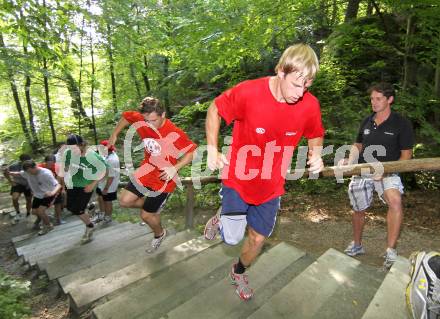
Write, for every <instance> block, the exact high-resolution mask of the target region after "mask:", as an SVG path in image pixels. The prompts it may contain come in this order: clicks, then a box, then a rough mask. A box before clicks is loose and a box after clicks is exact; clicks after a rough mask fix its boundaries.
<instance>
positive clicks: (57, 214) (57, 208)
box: [54, 203, 63, 223]
mask: <svg viewBox="0 0 440 319" xmlns="http://www.w3.org/2000/svg"><path fill="white" fill-rule="evenodd" d="M54 211H55V218H56V220H57V222H58V223H60V222H61V212H62V211H63V206H62V204H61V203H60V204H55V205H54Z"/></svg>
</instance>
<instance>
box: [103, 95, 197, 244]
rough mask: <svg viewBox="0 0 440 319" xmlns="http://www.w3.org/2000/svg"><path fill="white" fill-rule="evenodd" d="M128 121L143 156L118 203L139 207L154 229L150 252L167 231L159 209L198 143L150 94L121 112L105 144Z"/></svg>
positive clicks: (112, 141) (173, 188) (115, 136)
mask: <svg viewBox="0 0 440 319" xmlns="http://www.w3.org/2000/svg"><path fill="white" fill-rule="evenodd" d="M129 125H134V127H137V128H136V131H137V133H138V135H139V136H140V137H141V139H142V142H143V144H144V156H145V157H144V160H143V161H142V163H141V166H140V167H139V168H138V169H137V170H136V171H135V172H134V175H133V176H131V177H130V182H129V183H128V185H127V186H126V187H125V189H124V190H122V192H121V195H120V198H119V204H120V206H121V207H127V208H140V209H141V213H140V217H141V219H142V220H143V221H144V222H145V223H147V224H148V226H150V227H151V229H152V230H153V232H154V238H153V240H152V241H151V244H150V248H147V253H152V252H154V251H155V250H157V249H158V248H159V246H160V245H161V243H162V242H163V240H164V239H165V237H166V235H167V231H166V229H165V228H164V227H162V224H161V218H160V211H161V209H162V208H163V206H164V205H165V203H166V200H167V198H168V196H169V195H170V194H171V193H172V192H173V191H174V190H175V188H176V180H177V179H178V171H179V170H180V169H181V168H182V167H184V166H185V165H187V164H189V163H191V161H192V159H193V155H194V151H195V149H196V147H197V145H196V144H195V143H194V142H192V141H191V140H190V139H189V138H188V136H187V135H186V133H185V132H184V131H183V130H181V129H180V128H178V127H177V126H176V125H175V124H174V123H173V122H171V121H170V120H169V119H167V118H166V114H165V110H164V108H163V106H162V104H161V103H160V101H159V100H158V99H156V98H153V97H146V98H144V100H143V101H142V102H141V104H140V105H139V108H138V111H127V112H124V113H122V117H121V119H120V120H119V122H118V124H117V125H116V127H115V129H114V130H113V133H112V134H111V136H110V138H109V139H108V145H110V146H111V145H114V144H115V142H116V140H117V138H118V135H119V133H120V132H121V131H122V130H123V129H124V128H125V127H127V126H129ZM125 143H127V142H125Z"/></svg>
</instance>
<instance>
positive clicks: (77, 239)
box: [24, 223, 133, 266]
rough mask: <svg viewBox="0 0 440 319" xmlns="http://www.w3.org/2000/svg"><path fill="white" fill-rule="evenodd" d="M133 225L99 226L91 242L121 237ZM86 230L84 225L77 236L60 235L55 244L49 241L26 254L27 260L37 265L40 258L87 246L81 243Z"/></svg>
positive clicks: (43, 258)
mask: <svg viewBox="0 0 440 319" xmlns="http://www.w3.org/2000/svg"><path fill="white" fill-rule="evenodd" d="M132 227H133V224H131V223H123V224H114V225H112V226H110V225H109V226H107V227H105V228H97V229H96V230H95V233H94V234H93V238H94V240H93V241H92V242H91V243H93V242H95V241H96V242H99V241H101V240H106V239H110V238H114V237H115V236H118V237H121V236H123V234H124V233H125V232H126V231H128V230H130V229H132ZM84 230H85V226H82V231H81V233H80V234H79V235H77V236H69V237H63V236H60V240H59V242H58V243H55V244H53V243H47V244H45V245H44V246H43V247H41V249H35V250H33V251H32V252H28V253H27V254H25V255H24V259H25V261H27V262H29V264H30V265H31V266H35V265H36V264H37V262H38V261H40V260H45V259H46V258H49V257H51V256H55V255H58V254H61V253H63V252H65V251H68V250H71V249H75V248H80V247H82V246H86V245H82V244H81V238H82V235H83V234H84ZM118 234H122V235H118ZM91 243H89V244H91ZM89 244H87V245H89Z"/></svg>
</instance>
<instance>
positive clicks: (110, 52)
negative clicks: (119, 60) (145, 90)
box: [107, 23, 118, 114]
mask: <svg viewBox="0 0 440 319" xmlns="http://www.w3.org/2000/svg"><path fill="white" fill-rule="evenodd" d="M107 52H108V57H109V62H110V79H111V82H112V103H113V112H115V114H116V113H118V106H117V101H116V78H115V65H114V64H115V62H114V59H113V45H112V38H111V29H110V25H109V24H108V23H107Z"/></svg>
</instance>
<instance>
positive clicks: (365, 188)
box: [348, 174, 403, 212]
mask: <svg viewBox="0 0 440 319" xmlns="http://www.w3.org/2000/svg"><path fill="white" fill-rule="evenodd" d="M387 189H397V190H398V191H399V192H400V194H403V184H402V181H401V180H400V176H399V175H398V174H392V175H390V176H387V177H384V178H382V179H381V180H379V181H375V180H373V179H372V178H371V177H363V176H353V177H352V178H351V182H350V185H349V186H348V196H349V197H350V204H351V207H352V208H353V210H354V211H355V212H361V211H364V210H366V209H367V208H368V207H370V205H371V202H372V201H373V191H376V192H377V195H379V198H380V199H381V200H382V202H384V204H386V202H385V200H384V198H383V192H384V191H385V190H387Z"/></svg>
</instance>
